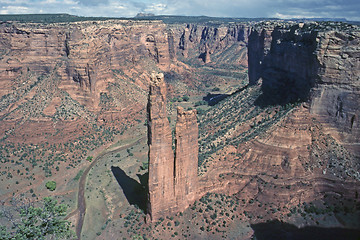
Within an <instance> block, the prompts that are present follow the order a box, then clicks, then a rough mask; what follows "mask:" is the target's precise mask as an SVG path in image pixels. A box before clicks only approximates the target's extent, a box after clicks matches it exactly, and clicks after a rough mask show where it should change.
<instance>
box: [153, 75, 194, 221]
mask: <svg viewBox="0 0 360 240" xmlns="http://www.w3.org/2000/svg"><path fill="white" fill-rule="evenodd" d="M148 113H149V119H148V144H149V185H148V189H149V194H148V209H147V211H148V214H149V215H150V217H151V220H157V219H159V218H160V217H162V216H164V215H166V214H169V213H173V212H176V211H183V210H185V209H186V208H187V207H188V206H189V204H190V203H192V202H193V201H195V200H196V197H197V163H198V161H197V160H198V158H197V156H198V146H197V144H198V143H197V141H198V126H197V118H196V110H192V111H184V109H182V108H178V117H177V122H176V137H175V146H176V157H175V158H174V152H173V150H172V136H171V130H170V126H169V121H168V118H167V113H166V86H165V82H164V75H163V74H162V73H161V74H155V73H153V74H152V76H151V82H150V93H149V103H148Z"/></svg>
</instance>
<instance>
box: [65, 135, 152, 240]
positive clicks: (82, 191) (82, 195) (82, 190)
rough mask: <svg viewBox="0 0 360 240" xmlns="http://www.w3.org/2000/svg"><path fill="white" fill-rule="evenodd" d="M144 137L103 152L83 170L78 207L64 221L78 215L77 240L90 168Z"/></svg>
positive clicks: (83, 214)
mask: <svg viewBox="0 0 360 240" xmlns="http://www.w3.org/2000/svg"><path fill="white" fill-rule="evenodd" d="M145 138H146V137H142V138H139V139H138V140H136V141H135V142H133V143H129V144H126V145H123V146H120V147H117V148H115V149H112V150H110V151H104V152H103V153H101V154H99V155H98V156H97V157H96V158H95V159H94V160H93V162H92V163H91V164H90V165H89V166H88V167H87V168H86V169H85V171H84V173H83V174H82V176H81V178H80V181H79V191H78V206H77V209H75V210H74V211H73V212H71V213H70V214H69V215H68V216H67V217H66V218H65V219H69V218H70V217H72V216H74V215H78V223H77V226H76V236H77V239H78V240H80V239H81V231H82V227H83V224H84V219H85V213H86V202H85V183H86V178H87V175H88V173H89V172H90V170H91V168H92V167H93V166H94V165H95V164H96V163H97V161H98V160H99V159H101V158H102V157H104V156H105V155H107V154H111V153H115V152H118V151H122V150H125V149H127V148H130V147H132V146H134V145H136V144H139V143H140V142H141V141H142V140H144V139H145Z"/></svg>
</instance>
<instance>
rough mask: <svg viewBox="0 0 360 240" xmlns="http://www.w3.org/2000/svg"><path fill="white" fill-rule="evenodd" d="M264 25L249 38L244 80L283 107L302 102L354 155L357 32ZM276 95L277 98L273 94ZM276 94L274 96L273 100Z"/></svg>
mask: <svg viewBox="0 0 360 240" xmlns="http://www.w3.org/2000/svg"><path fill="white" fill-rule="evenodd" d="M329 29H331V30H327V29H326V28H321V27H320V26H316V25H314V26H308V25H304V26H303V25H301V26H299V25H293V26H276V25H275V26H274V25H268V26H263V27H258V28H254V29H253V30H252V32H251V34H250V37H249V51H248V57H249V81H250V84H256V83H257V82H258V81H259V80H260V79H261V80H262V86H263V91H264V92H265V94H266V95H267V97H269V98H271V96H272V95H273V97H274V98H278V99H277V101H278V102H279V103H282V104H285V103H288V102H295V101H297V100H308V101H309V102H310V112H311V113H313V114H315V115H316V116H317V117H318V118H319V120H321V122H323V123H326V124H327V126H328V128H327V131H329V132H332V134H333V135H334V136H335V137H336V138H337V139H338V140H340V141H342V142H343V143H344V144H345V145H346V146H348V147H349V149H353V150H355V151H354V152H355V153H356V152H357V153H359V148H358V146H356V145H357V143H358V142H359V138H360V133H359V120H358V116H359V108H358V107H357V106H359V104H360V98H359V96H360V95H359V56H358V55H359V52H360V48H359V29H358V27H356V26H338V27H334V26H332V27H330V28H329ZM276 95H277V96H276ZM278 96H280V98H279V97H278Z"/></svg>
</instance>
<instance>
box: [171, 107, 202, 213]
mask: <svg viewBox="0 0 360 240" xmlns="http://www.w3.org/2000/svg"><path fill="white" fill-rule="evenodd" d="M198 134H199V133H198V124H197V119H196V110H191V111H184V109H183V108H182V107H178V109H177V120H176V138H175V139H176V155H175V197H176V203H177V210H178V211H183V210H185V209H186V208H187V207H188V206H189V204H191V203H192V202H193V201H194V200H195V198H196V195H197V186H198V181H197V168H198V151H199V147H198Z"/></svg>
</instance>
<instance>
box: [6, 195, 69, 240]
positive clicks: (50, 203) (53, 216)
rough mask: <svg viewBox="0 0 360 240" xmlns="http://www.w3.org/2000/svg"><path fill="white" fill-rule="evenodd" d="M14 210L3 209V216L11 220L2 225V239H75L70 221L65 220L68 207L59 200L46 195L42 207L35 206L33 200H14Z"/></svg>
mask: <svg viewBox="0 0 360 240" xmlns="http://www.w3.org/2000/svg"><path fill="white" fill-rule="evenodd" d="M12 204H13V208H12V210H5V209H3V213H2V217H4V218H5V219H6V220H7V221H8V222H9V224H8V225H9V226H10V228H9V231H8V230H7V229H6V226H2V225H0V240H10V239H16V240H25V239H33V240H35V239H38V240H42V239H49V238H50V239H73V238H74V236H75V234H74V232H73V231H72V230H71V229H70V222H69V221H66V220H63V219H62V217H63V216H65V215H66V210H67V207H66V205H65V204H60V205H57V200H55V199H53V198H51V197H46V198H44V201H43V203H42V206H41V207H35V206H34V204H33V203H31V202H29V201H28V202H27V203H25V202H21V203H20V202H18V201H17V200H15V199H14V200H13V201H12Z"/></svg>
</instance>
